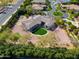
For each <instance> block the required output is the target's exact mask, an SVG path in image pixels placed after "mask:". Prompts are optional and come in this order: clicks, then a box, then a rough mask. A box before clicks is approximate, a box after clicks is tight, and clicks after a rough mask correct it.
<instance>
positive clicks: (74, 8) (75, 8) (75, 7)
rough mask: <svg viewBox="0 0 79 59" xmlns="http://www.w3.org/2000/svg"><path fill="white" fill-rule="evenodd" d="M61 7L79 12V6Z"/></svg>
mask: <svg viewBox="0 0 79 59" xmlns="http://www.w3.org/2000/svg"><path fill="white" fill-rule="evenodd" d="M61 7H62V8H67V9H70V10H74V11H78V12H79V5H75V4H70V5H61Z"/></svg>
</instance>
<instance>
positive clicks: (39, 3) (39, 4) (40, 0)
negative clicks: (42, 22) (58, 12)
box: [31, 0, 46, 10]
mask: <svg viewBox="0 0 79 59" xmlns="http://www.w3.org/2000/svg"><path fill="white" fill-rule="evenodd" d="M31 3H32V8H33V9H34V10H43V9H44V8H45V7H46V1H45V0H33V1H32V2H31Z"/></svg>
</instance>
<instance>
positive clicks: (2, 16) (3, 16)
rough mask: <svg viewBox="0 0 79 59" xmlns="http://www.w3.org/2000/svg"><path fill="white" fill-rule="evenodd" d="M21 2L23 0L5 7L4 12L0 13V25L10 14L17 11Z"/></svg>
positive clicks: (3, 23)
mask: <svg viewBox="0 0 79 59" xmlns="http://www.w3.org/2000/svg"><path fill="white" fill-rule="evenodd" d="M23 2H24V0H18V1H17V3H16V4H15V5H13V6H12V7H11V8H6V9H5V11H4V12H5V13H1V14H0V26H1V25H5V24H6V23H7V21H8V20H9V19H10V17H11V16H12V14H14V13H15V12H16V11H17V9H18V8H19V7H20V5H21V4H22V3H23Z"/></svg>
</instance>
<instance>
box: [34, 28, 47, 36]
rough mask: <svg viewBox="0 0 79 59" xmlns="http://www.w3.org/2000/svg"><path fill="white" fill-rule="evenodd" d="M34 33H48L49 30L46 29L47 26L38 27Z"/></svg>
mask: <svg viewBox="0 0 79 59" xmlns="http://www.w3.org/2000/svg"><path fill="white" fill-rule="evenodd" d="M33 33H34V34H37V35H44V34H46V33H47V31H46V30H45V28H37V29H36V30H34V32H33Z"/></svg>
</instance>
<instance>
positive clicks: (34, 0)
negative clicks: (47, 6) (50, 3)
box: [32, 0, 46, 3]
mask: <svg viewBox="0 0 79 59" xmlns="http://www.w3.org/2000/svg"><path fill="white" fill-rule="evenodd" d="M32 3H46V0H33V1H32Z"/></svg>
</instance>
